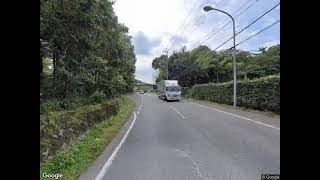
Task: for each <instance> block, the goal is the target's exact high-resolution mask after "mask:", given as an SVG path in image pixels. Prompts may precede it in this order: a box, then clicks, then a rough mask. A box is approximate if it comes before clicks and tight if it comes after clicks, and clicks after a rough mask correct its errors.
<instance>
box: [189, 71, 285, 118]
mask: <svg viewBox="0 0 320 180" xmlns="http://www.w3.org/2000/svg"><path fill="white" fill-rule="evenodd" d="M187 96H188V97H191V98H194V99H199V100H208V101H213V102H218V103H224V104H229V105H231V104H233V81H231V82H227V83H221V84H213V83H210V84H201V85H195V86H193V87H192V88H191V89H190V91H189V92H188V95H187ZM237 105H238V106H242V107H248V108H252V109H257V110H269V111H273V112H276V113H280V75H272V76H267V77H263V78H259V79H253V80H243V81H239V82H238V83H237Z"/></svg>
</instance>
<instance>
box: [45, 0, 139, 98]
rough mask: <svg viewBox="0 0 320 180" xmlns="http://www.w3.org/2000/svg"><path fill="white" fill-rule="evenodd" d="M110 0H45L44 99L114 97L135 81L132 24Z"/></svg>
mask: <svg viewBox="0 0 320 180" xmlns="http://www.w3.org/2000/svg"><path fill="white" fill-rule="evenodd" d="M112 5H113V2H111V1H110V0H100V1H95V0H68V1H62V0H41V1H40V77H41V78H40V83H41V92H40V96H41V98H42V99H66V98H73V97H89V96H90V95H92V94H93V93H95V92H96V91H101V92H103V93H104V94H105V95H106V96H107V97H108V98H109V97H114V96H117V95H119V94H123V93H126V92H130V91H132V90H133V87H134V82H135V81H134V71H135V61H136V58H135V54H134V49H133V45H132V44H131V37H130V36H128V28H127V27H125V26H124V25H123V24H119V22H118V20H117V16H116V15H115V13H114V11H113V7H112Z"/></svg>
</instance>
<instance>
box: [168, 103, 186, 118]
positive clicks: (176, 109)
mask: <svg viewBox="0 0 320 180" xmlns="http://www.w3.org/2000/svg"><path fill="white" fill-rule="evenodd" d="M169 107H170V108H171V109H173V110H174V111H175V112H176V113H178V114H179V115H180V116H181V117H182V118H186V117H184V115H183V114H181V113H180V112H179V111H178V110H177V109H176V108H174V107H173V106H171V105H170V106H169Z"/></svg>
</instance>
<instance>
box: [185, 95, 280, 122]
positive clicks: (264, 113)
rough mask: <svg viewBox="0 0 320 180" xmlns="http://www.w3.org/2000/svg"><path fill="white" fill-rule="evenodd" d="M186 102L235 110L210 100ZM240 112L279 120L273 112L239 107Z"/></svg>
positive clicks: (191, 99)
mask: <svg viewBox="0 0 320 180" xmlns="http://www.w3.org/2000/svg"><path fill="white" fill-rule="evenodd" d="M183 99H184V100H185V101H189V102H194V103H199V104H202V105H208V106H211V107H214V108H218V109H220V108H223V109H229V110H234V107H233V106H232V105H227V104H223V103H217V102H213V101H208V100H198V99H193V98H183ZM236 109H238V110H241V111H246V112H251V113H257V114H260V115H265V116H268V117H271V118H279V114H277V113H275V112H272V111H260V110H255V109H251V108H246V107H239V106H237V108H236Z"/></svg>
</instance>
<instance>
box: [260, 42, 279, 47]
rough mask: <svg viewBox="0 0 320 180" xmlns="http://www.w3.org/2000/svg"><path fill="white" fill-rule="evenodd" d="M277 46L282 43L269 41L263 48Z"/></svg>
mask: <svg viewBox="0 0 320 180" xmlns="http://www.w3.org/2000/svg"><path fill="white" fill-rule="evenodd" d="M277 44H280V41H279V40H274V41H268V42H266V43H264V44H263V45H262V46H263V47H266V48H269V47H271V46H275V45H277Z"/></svg>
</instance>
